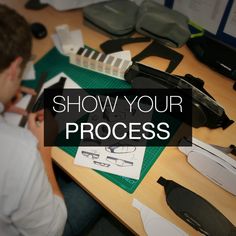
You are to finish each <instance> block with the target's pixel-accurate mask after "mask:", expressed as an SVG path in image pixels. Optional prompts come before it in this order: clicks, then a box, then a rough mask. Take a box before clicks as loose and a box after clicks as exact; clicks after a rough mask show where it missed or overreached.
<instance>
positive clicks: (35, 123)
mask: <svg viewBox="0 0 236 236" xmlns="http://www.w3.org/2000/svg"><path fill="white" fill-rule="evenodd" d="M28 128H29V130H30V131H31V132H32V134H33V135H34V136H35V137H36V138H37V139H38V146H39V148H41V147H43V146H44V111H43V110H40V111H38V112H36V113H30V114H29V118H28Z"/></svg>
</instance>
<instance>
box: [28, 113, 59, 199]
mask: <svg viewBox="0 0 236 236" xmlns="http://www.w3.org/2000/svg"><path fill="white" fill-rule="evenodd" d="M28 124H29V129H30V131H31V132H32V133H33V134H34V136H36V138H37V139H38V149H39V152H40V154H41V158H42V161H43V163H44V168H45V171H46V174H47V176H48V180H49V182H50V184H51V186H52V190H53V193H54V194H56V195H58V196H60V197H63V195H62V193H61V190H60V188H59V186H58V183H57V181H56V178H55V174H54V171H53V167H52V158H51V147H44V121H43V117H42V111H40V112H38V113H31V114H30V115H29V122H28Z"/></svg>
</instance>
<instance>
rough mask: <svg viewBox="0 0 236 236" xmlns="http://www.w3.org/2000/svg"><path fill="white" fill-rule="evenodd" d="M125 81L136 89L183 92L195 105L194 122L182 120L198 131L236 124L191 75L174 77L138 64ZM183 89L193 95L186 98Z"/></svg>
mask: <svg viewBox="0 0 236 236" xmlns="http://www.w3.org/2000/svg"><path fill="white" fill-rule="evenodd" d="M125 80H126V81H127V82H129V83H130V84H131V85H132V87H133V88H135V89H139V88H143V89H149V88H150V89H155V88H156V89H180V90H181V89H182V91H183V97H185V98H186V99H185V100H186V101H189V102H191V105H192V120H191V121H189V120H183V122H186V123H187V124H189V125H191V126H193V127H195V128H198V127H204V126H206V127H208V128H218V127H222V128H223V129H225V128H227V127H228V126H230V125H231V124H232V123H233V122H234V121H232V120H230V119H229V118H228V117H227V115H226V114H225V111H224V109H223V108H222V107H221V106H220V105H219V104H217V102H215V100H214V99H213V98H212V96H211V95H210V94H209V93H207V92H206V91H205V89H203V85H204V82H203V81H202V80H201V79H199V78H195V77H193V76H191V75H186V76H182V77H181V76H174V75H171V74H169V73H166V72H163V71H160V70H157V69H154V68H151V67H148V66H145V65H142V64H139V63H133V65H131V66H130V68H129V69H128V70H127V71H126V73H125ZM184 89H188V90H191V91H192V95H190V94H186V93H185V92H184Z"/></svg>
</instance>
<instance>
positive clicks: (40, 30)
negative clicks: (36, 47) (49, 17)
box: [30, 22, 47, 39]
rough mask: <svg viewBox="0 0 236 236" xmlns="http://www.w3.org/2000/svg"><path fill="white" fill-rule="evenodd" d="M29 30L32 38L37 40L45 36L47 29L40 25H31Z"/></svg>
mask: <svg viewBox="0 0 236 236" xmlns="http://www.w3.org/2000/svg"><path fill="white" fill-rule="evenodd" d="M30 28H31V32H32V34H33V36H34V37H35V38H37V39H43V38H45V37H46V36H47V29H46V27H45V26H44V25H43V24H42V23H39V22H35V23H32V24H31V25H30Z"/></svg>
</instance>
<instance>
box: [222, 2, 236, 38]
mask: <svg viewBox="0 0 236 236" xmlns="http://www.w3.org/2000/svg"><path fill="white" fill-rule="evenodd" d="M224 32H225V33H226V34H229V35H231V36H234V37H236V1H234V2H233V5H232V8H231V10H230V13H229V17H228V20H227V22H226V25H225V29H224Z"/></svg>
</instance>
